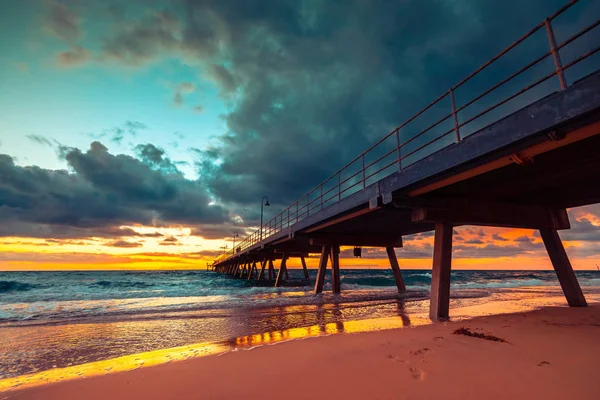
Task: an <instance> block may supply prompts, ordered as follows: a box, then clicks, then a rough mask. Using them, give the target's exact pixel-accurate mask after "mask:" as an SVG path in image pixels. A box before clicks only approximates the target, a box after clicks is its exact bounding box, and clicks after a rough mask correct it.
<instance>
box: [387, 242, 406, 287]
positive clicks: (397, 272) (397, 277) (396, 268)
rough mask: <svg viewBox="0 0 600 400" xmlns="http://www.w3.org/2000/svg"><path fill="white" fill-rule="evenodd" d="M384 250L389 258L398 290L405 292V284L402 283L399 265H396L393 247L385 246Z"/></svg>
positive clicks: (396, 260)
mask: <svg viewBox="0 0 600 400" xmlns="http://www.w3.org/2000/svg"><path fill="white" fill-rule="evenodd" d="M385 251H386V252H387V255H388V258H389V259H390V266H391V267H392V272H393V273H394V279H395V280H396V286H397V287H398V292H400V293H405V292H406V286H405V285H404V279H402V272H401V271H400V265H398V259H397V258H396V252H395V251H394V248H393V247H386V248H385Z"/></svg>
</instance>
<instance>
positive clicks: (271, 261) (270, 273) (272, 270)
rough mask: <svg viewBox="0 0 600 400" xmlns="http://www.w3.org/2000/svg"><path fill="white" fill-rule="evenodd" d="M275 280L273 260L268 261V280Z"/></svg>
mask: <svg viewBox="0 0 600 400" xmlns="http://www.w3.org/2000/svg"><path fill="white" fill-rule="evenodd" d="M274 278H275V267H274V266H273V260H269V280H270V281H272V280H273V279H274Z"/></svg>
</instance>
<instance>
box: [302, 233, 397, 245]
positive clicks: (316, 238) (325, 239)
mask: <svg viewBox="0 0 600 400" xmlns="http://www.w3.org/2000/svg"><path fill="white" fill-rule="evenodd" d="M310 244H311V245H319V246H323V245H336V246H338V247H339V246H366V247H402V236H401V235H396V236H394V235H373V234H369V235H349V234H338V233H331V234H313V235H312V237H311V238H310Z"/></svg>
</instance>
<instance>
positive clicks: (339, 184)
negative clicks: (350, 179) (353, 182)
mask: <svg viewBox="0 0 600 400" xmlns="http://www.w3.org/2000/svg"><path fill="white" fill-rule="evenodd" d="M340 200H342V172H341V171H338V201H340Z"/></svg>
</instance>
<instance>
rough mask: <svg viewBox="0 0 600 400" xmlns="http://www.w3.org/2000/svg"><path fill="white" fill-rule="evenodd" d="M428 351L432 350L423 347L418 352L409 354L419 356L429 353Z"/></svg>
mask: <svg viewBox="0 0 600 400" xmlns="http://www.w3.org/2000/svg"><path fill="white" fill-rule="evenodd" d="M430 351H432V350H431V349H430V348H429V347H423V348H422V349H420V350H415V351H411V352H410V354H412V355H413V356H421V355H425V354H427V353H429V352H430Z"/></svg>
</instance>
